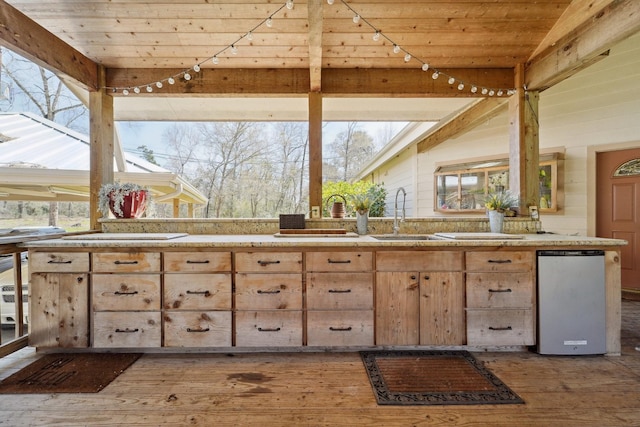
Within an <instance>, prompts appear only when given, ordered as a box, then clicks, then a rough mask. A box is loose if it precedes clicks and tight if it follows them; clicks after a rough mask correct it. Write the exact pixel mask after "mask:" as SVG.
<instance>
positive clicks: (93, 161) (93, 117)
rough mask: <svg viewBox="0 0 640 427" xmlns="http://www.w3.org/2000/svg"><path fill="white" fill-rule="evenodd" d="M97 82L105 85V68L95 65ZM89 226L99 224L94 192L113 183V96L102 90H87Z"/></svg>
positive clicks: (93, 228) (95, 193)
mask: <svg viewBox="0 0 640 427" xmlns="http://www.w3.org/2000/svg"><path fill="white" fill-rule="evenodd" d="M98 82H99V86H100V87H104V85H105V69H104V67H102V66H100V67H98ZM89 137H90V141H91V144H90V148H89V149H90V156H89V191H90V195H89V223H90V224H89V225H90V227H91V229H92V230H100V229H101V228H102V227H101V225H100V223H99V222H98V219H100V217H101V216H102V214H101V213H100V212H98V192H99V191H100V187H101V186H102V184H104V183H109V182H113V140H114V119H113V97H112V96H110V95H108V94H107V93H106V90H105V89H99V90H97V91H93V92H89Z"/></svg>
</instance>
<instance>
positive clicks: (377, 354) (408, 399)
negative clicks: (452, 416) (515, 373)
mask: <svg viewBox="0 0 640 427" xmlns="http://www.w3.org/2000/svg"><path fill="white" fill-rule="evenodd" d="M360 355H361V357H362V361H363V363H364V366H365V369H366V371H367V375H368V376H369V381H370V382H371V386H372V387H373V391H374V393H375V396H376V400H377V402H378V405H481V404H482V405H486V404H489V405H494V404H504V403H524V400H522V399H521V398H520V397H519V396H518V395H517V394H515V393H514V392H513V391H511V389H509V387H507V386H506V385H505V384H504V383H503V382H502V381H500V379H499V378H498V377H496V376H495V375H494V374H493V373H491V371H489V370H488V369H487V368H485V367H484V365H483V364H482V363H481V362H479V361H477V360H476V359H475V358H474V357H473V356H472V355H471V354H470V353H469V352H467V351H417V350H415V351H414V350H409V351H363V352H360Z"/></svg>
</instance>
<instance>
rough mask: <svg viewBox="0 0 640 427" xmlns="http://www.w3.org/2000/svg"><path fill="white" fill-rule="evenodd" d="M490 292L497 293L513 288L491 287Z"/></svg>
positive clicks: (509, 290)
mask: <svg viewBox="0 0 640 427" xmlns="http://www.w3.org/2000/svg"><path fill="white" fill-rule="evenodd" d="M489 292H495V293H500V292H511V288H507V289H489Z"/></svg>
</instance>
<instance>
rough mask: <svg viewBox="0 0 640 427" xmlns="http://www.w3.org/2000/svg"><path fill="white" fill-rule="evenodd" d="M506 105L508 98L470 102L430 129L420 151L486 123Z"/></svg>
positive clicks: (420, 145) (421, 142)
mask: <svg viewBox="0 0 640 427" xmlns="http://www.w3.org/2000/svg"><path fill="white" fill-rule="evenodd" d="M506 106H507V99H503V98H484V99H480V100H478V101H476V102H473V103H471V104H469V105H468V106H467V107H465V108H463V109H462V110H460V111H456V112H454V113H453V114H451V115H450V116H448V117H445V118H444V119H442V120H441V121H440V122H438V124H437V125H435V126H434V127H432V128H431V129H429V133H428V135H427V136H426V137H425V138H424V139H422V141H420V142H418V147H417V149H418V153H422V152H425V151H428V150H430V149H432V148H433V147H435V146H436V145H438V144H441V143H443V142H445V141H447V140H448V139H451V138H455V137H456V136H458V135H462V134H463V133H465V132H468V131H470V130H471V129H473V128H474V127H476V126H478V125H480V124H482V123H485V122H486V121H487V120H490V119H492V118H493V117H495V116H497V115H498V114H499V113H500V112H502V111H503V110H504V109H505V108H506Z"/></svg>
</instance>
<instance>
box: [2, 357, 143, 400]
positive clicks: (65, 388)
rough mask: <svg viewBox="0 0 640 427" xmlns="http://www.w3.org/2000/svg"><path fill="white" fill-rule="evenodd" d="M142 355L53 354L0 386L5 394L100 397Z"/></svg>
mask: <svg viewBox="0 0 640 427" xmlns="http://www.w3.org/2000/svg"><path fill="white" fill-rule="evenodd" d="M140 356H141V354H139V353H70V354H68V353H64V354H62V353H52V354H46V355H44V356H42V357H41V358H40V359H38V360H36V361H35V362H33V363H31V364H30V365H28V366H26V367H24V368H23V369H21V370H20V371H18V372H16V373H15V374H13V375H11V376H9V377H7V378H5V379H4V380H3V381H2V382H0V393H2V394H36V393H97V392H99V391H100V390H102V389H103V388H105V387H106V386H107V385H109V383H110V382H111V381H113V380H114V379H116V378H117V377H118V375H120V374H121V373H123V372H124V371H125V370H126V369H127V368H128V367H129V366H131V365H132V364H133V363H134V362H135V361H136V360H138V358H139V357H140Z"/></svg>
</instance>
